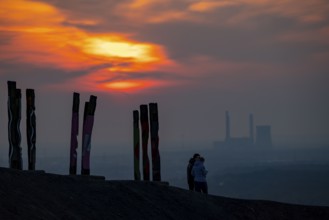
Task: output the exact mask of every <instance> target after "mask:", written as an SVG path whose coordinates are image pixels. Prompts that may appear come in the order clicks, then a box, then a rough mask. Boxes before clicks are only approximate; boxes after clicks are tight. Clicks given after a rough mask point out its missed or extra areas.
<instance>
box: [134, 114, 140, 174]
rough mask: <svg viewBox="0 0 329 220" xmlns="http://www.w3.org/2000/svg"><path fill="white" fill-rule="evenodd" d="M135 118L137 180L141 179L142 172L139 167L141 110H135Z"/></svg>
mask: <svg viewBox="0 0 329 220" xmlns="http://www.w3.org/2000/svg"><path fill="white" fill-rule="evenodd" d="M133 118H134V124H133V128H134V178H135V180H141V174H140V169H139V163H140V160H139V155H140V153H139V152H140V137H139V133H140V132H139V112H138V110H134V111H133Z"/></svg>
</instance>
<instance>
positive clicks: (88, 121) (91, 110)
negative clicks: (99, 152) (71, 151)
mask: <svg viewBox="0 0 329 220" xmlns="http://www.w3.org/2000/svg"><path fill="white" fill-rule="evenodd" d="M96 100H97V97H96V96H90V99H89V102H86V103H85V109H84V115H83V116H84V117H83V118H84V120H83V131H82V156H81V174H82V175H90V148H91V134H92V130H93V125H94V115H95V110H96Z"/></svg>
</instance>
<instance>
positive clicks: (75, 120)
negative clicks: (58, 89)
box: [70, 92, 80, 175]
mask: <svg viewBox="0 0 329 220" xmlns="http://www.w3.org/2000/svg"><path fill="white" fill-rule="evenodd" d="M79 105H80V94H79V93H76V92H74V93H73V106H72V121H71V148H70V174H71V175H75V174H77V158H78V153H77V148H78V134H79Z"/></svg>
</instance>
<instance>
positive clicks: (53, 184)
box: [0, 168, 329, 220]
mask: <svg viewBox="0 0 329 220" xmlns="http://www.w3.org/2000/svg"><path fill="white" fill-rule="evenodd" d="M0 219H34V220H35V219H47V220H48V219H225V220H231V219H232V220H235V219H241V220H242V219H244V220H248V219H258V220H259V219H264V220H265V219H266V220H270V219H273V220H274V219H275V220H279V219H287V220H288V219H289V220H293V219H296V220H297V219H298V220H303V219H316V220H319V219H329V207H317V206H302V205H292V204H284V203H278V202H270V201H256V200H254V201H253V200H241V199H231V198H225V197H220V196H212V195H203V194H200V193H196V192H190V191H188V190H184V189H180V188H176V187H171V186H169V185H168V184H165V183H156V182H144V181H105V180H104V178H101V177H92V176H91V177H87V176H65V175H55V174H47V173H44V172H42V171H35V172H30V171H18V170H12V169H7V168H0Z"/></svg>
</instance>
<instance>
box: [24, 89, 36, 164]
mask: <svg viewBox="0 0 329 220" xmlns="http://www.w3.org/2000/svg"><path fill="white" fill-rule="evenodd" d="M26 138H27V155H28V169H29V170H35V162H36V146H35V143H36V117H35V94H34V90H33V89H26Z"/></svg>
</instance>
